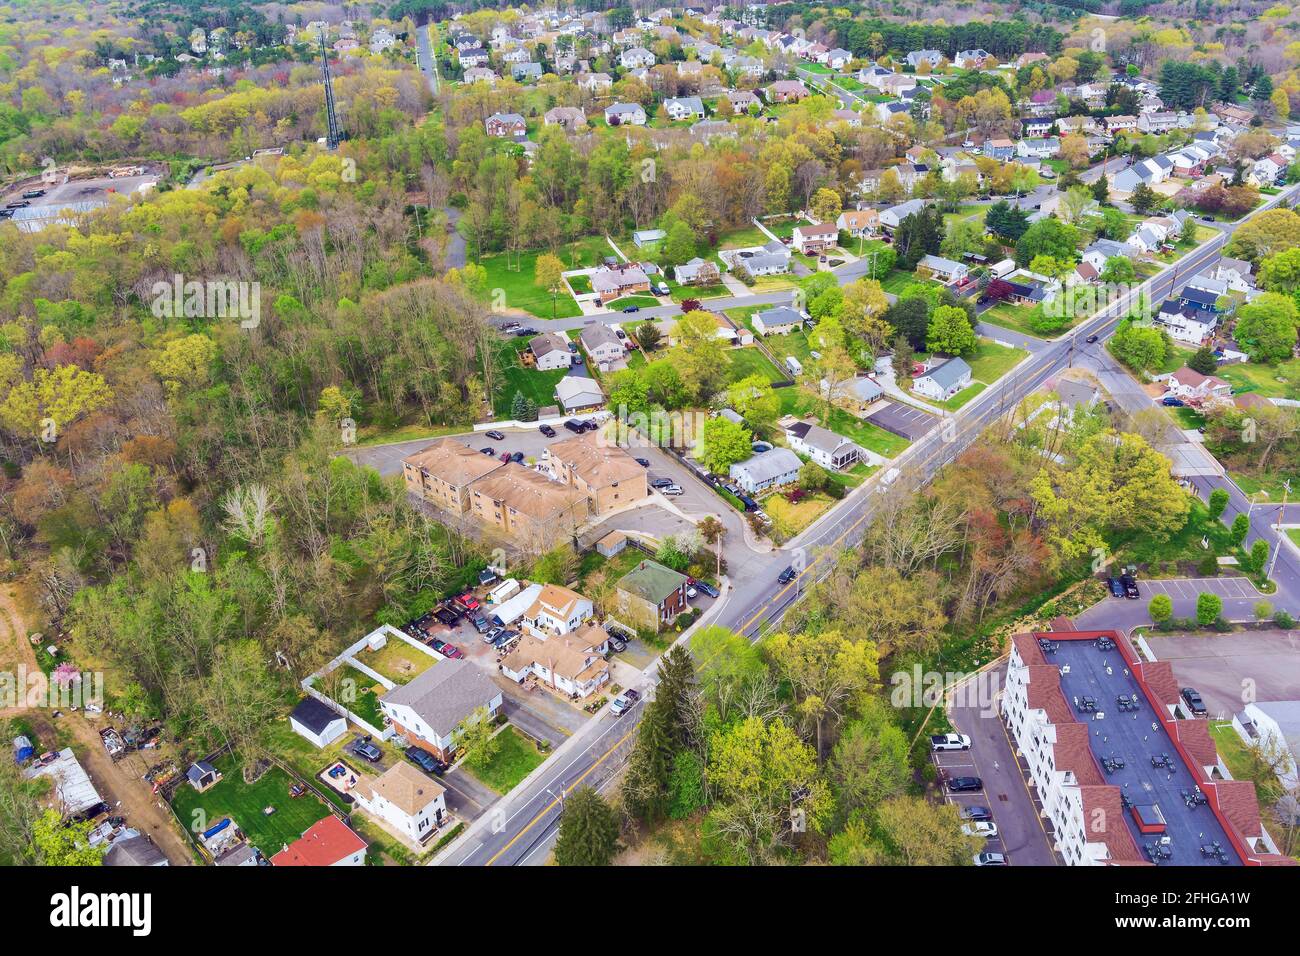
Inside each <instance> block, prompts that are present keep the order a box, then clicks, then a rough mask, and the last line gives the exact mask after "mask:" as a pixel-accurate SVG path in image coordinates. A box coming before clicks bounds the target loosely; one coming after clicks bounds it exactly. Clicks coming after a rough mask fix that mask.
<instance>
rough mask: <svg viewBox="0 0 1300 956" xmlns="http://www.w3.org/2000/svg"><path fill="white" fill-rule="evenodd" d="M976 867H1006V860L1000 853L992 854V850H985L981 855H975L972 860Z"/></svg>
mask: <svg viewBox="0 0 1300 956" xmlns="http://www.w3.org/2000/svg"><path fill="white" fill-rule="evenodd" d="M972 859H974V861H975V865H976V866H1006V865H1007V858H1006V857H1005V856H1004V855H1003V854H1001V853H994V852H993V851H992V850H985V851H984V852H983V853H976V854H975V856H974V857H973V858H972Z"/></svg>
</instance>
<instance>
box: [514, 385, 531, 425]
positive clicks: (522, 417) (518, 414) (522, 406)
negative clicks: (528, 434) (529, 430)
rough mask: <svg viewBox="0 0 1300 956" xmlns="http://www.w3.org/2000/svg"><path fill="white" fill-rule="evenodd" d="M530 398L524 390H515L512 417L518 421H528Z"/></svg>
mask: <svg viewBox="0 0 1300 956" xmlns="http://www.w3.org/2000/svg"><path fill="white" fill-rule="evenodd" d="M527 415H528V399H527V398H526V397H525V396H524V393H523V392H515V397H514V398H512V399H511V400H510V417H511V418H513V419H514V420H515V421H517V422H526V421H528V418H527Z"/></svg>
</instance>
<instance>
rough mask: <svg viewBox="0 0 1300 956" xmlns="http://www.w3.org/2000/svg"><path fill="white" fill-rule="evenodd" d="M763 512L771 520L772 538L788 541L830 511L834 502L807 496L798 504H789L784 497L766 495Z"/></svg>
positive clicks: (826, 496) (831, 499)
mask: <svg viewBox="0 0 1300 956" xmlns="http://www.w3.org/2000/svg"><path fill="white" fill-rule="evenodd" d="M762 504H763V510H764V511H765V512H767V515H768V517H769V518H771V519H772V532H773V537H774V538H776V539H777V540H778V541H789V540H790V539H791V538H793V537H794V536H795V535H797V534H799V532H801V531H803V530H804V529H805V528H807V527H808V526H809V525H811V524H812V523H813V522H814V521H816V520H817V519H818V518H820V517H821V516H822V515H824V514H825V513H826V512H827V511H829V510H830V508H831V506H832V505H834V504H835V500H834V499H833V498H831V497H830V496H829V495H825V494H815V495H808V496H807V497H806V498H804V499H803V500H802V501H800V502H799V503H798V504H791V503H790V502H789V501H788V500H787V499H786V497H785V495H768V496H767V497H766V498H764V499H763V502H762Z"/></svg>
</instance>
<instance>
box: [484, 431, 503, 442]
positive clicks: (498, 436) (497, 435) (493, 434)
mask: <svg viewBox="0 0 1300 956" xmlns="http://www.w3.org/2000/svg"><path fill="white" fill-rule="evenodd" d="M484 434H485V435H487V437H488V438H491V439H492V440H493V441H505V440H506V436H505V435H504V434H503V433H501V432H499V431H497V430H496V429H495V428H494V429H492V431H490V432H484Z"/></svg>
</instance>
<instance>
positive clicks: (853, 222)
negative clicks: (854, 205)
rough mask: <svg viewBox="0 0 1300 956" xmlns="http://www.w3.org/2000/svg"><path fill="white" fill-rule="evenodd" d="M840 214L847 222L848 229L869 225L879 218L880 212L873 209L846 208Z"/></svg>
mask: <svg viewBox="0 0 1300 956" xmlns="http://www.w3.org/2000/svg"><path fill="white" fill-rule="evenodd" d="M841 215H843V217H844V221H845V222H846V223H848V225H849V228H850V229H856V228H858V227H859V226H863V225H871V224H872V223H873V222H876V221H877V220H878V219H880V213H878V212H877V211H876V210H874V209H846V210H844V212H843V213H841Z"/></svg>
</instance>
